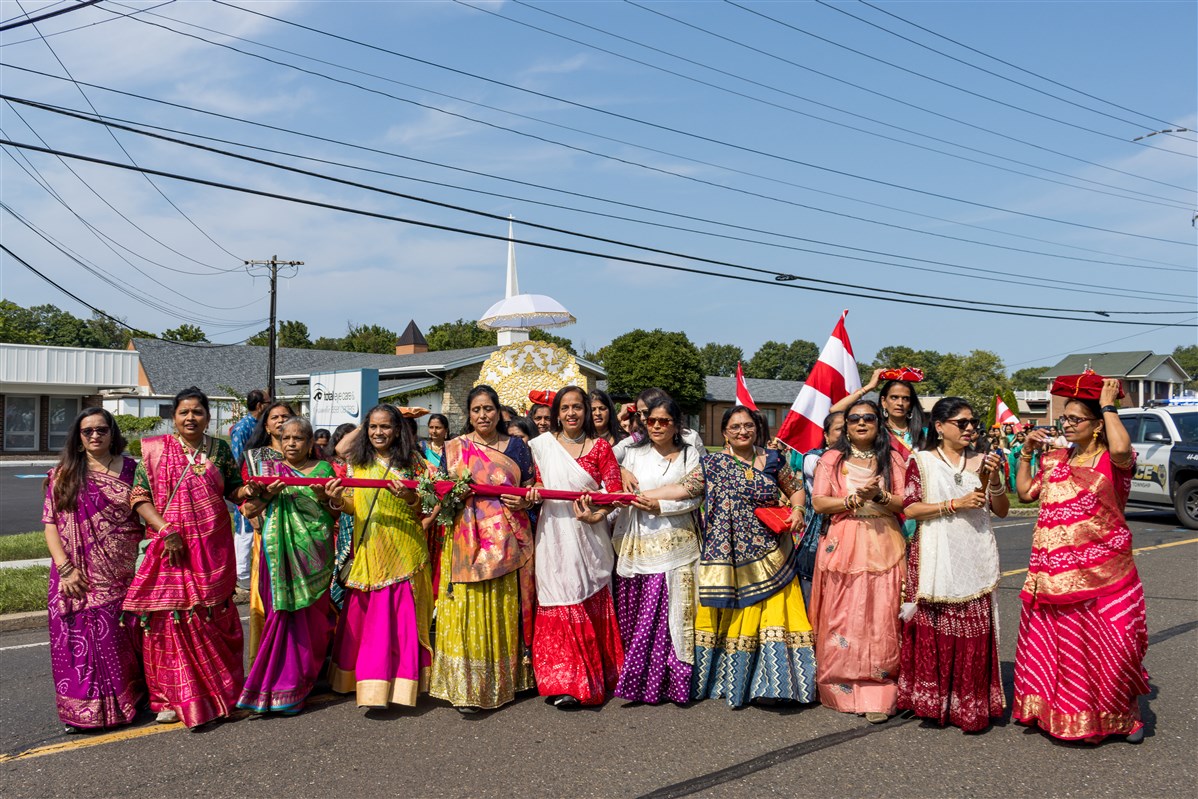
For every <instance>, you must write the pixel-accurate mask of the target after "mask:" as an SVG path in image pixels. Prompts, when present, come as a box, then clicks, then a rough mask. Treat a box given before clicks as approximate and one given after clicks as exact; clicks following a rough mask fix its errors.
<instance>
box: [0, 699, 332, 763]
mask: <svg viewBox="0 0 1198 799" xmlns="http://www.w3.org/2000/svg"><path fill="white" fill-rule="evenodd" d="M340 698H341V697H339V696H338V695H337V694H318V695H316V696H311V697H308V701H307V702H305V703H304V707H305V709H307V708H311V707H317V706H319V705H327V704H328V703H329V702H332V701H334V700H336V699H340ZM250 715H252V714H251V713H250V712H249V711H248V710H235V711H233V712H232V713H230V714H229V715H228V716H227V717H226V718H225V719H224V720H225V721H238V720H240V719H244V718H248V717H249V716H250ZM185 729H187V727H185V726H183V725H182V724H180V723H178V722H176V723H174V724H151V725H149V726H146V727H134V728H133V729H128V730H118V731H117V732H109V733H103V734H99V735H89V736H87V737H86V738H76V739H75V740H71V741H63V742H61V743H56V744H49V745H47V746H39V747H36V748H34V749H27V750H25V751H24V752H19V753H17V754H15V755H6V754H0V764H2V763H15V762H17V761H18V760H32V759H33V758H35V757H45V756H46V755H57V754H61V753H63V752H74V751H76V750H78V749H88V748H90V747H93V746H101V745H102V744H112V743H119V742H121V741H132V740H134V739H136V738H145V737H146V736H148V735H158V734H160V733H164V732H179V731H180V730H185Z"/></svg>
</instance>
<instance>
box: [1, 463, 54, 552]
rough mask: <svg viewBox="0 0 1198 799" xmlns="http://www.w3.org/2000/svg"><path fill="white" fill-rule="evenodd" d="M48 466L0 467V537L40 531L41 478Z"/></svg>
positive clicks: (47, 464) (48, 468) (48, 464)
mask: <svg viewBox="0 0 1198 799" xmlns="http://www.w3.org/2000/svg"><path fill="white" fill-rule="evenodd" d="M50 466H51V464H50V463H46V464H44V465H37V466H2V465H0V535H12V534H13V533H28V532H29V531H30V530H40V529H42V496H43V495H42V478H43V477H45V476H46V472H47V471H49V470H50Z"/></svg>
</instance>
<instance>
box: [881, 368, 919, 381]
mask: <svg viewBox="0 0 1198 799" xmlns="http://www.w3.org/2000/svg"><path fill="white" fill-rule="evenodd" d="M878 377H879V378H881V379H882V380H903V381H906V382H908V383H919V382H920V381H922V380H923V370H922V369H916V368H915V367H914V366H901V367H899V368H898V369H887V370H886V371H884V372H882V374H880V375H878Z"/></svg>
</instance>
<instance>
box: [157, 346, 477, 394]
mask: <svg viewBox="0 0 1198 799" xmlns="http://www.w3.org/2000/svg"><path fill="white" fill-rule="evenodd" d="M133 346H134V347H136V348H137V352H138V354H139V355H140V357H141V365H142V368H143V369H145V372H146V377H147V378H149V381H150V388H151V390H152V391H153V393H155V394H165V395H170V394H175V393H177V392H179V391H182V390H183V389H185V388H188V387H189V386H193V385H194V386H199V387H200V389H202V390H203V391H204V392H205V393H207V394H210V395H212V396H218V397H219V396H228V394H229V392H228V391H227V390H226V389H224V388H222V386H227V387H229V388H232V389H233V390H234V391H236V392H237V393H238V394H240V395H242V396H244V395H245V394H246V393H247V392H249V391H250V390H252V389H255V388H265V383H266V372H267V352H268V348H267V347H257V346H251V345H247V344H234V345H227V346H220V345H212V346H202V345H201V346H195V345H183V344H177V343H175V342H171V341H161V340H158V339H147V338H135V339H133ZM497 349H498V347H494V346H492V347H472V348H470V349H463V350H442V351H440V352H420V353H414V354H412V355H395V354H376V353H367V352H341V351H339V350H309V349H298V348H293V347H280V348H279V349H278V353H277V359H276V362H275V374H276V375H279V376H283V375H297V374H302V375H304V376H305V378H306V377H307V375H309V374H311V373H312V372H332V371H337V370H339V369H380V370H392V369H401V368H403V369H407V368H412V369H414V370H416V371H417V373H418V374H420V373H422V372H423V371H424V370H425V369H428V370H431V371H437V370H438V368H444V367H445V366H447V365H451V364H461V365H465V364H466V363H471V362H476V361H481V360H483V359H485V358H486V357H487V356H488V355H490V354H491V353H492V352H494V351H495V350H497ZM288 390H289V389H288V388H287V386H286V384H284V386H283V387H282V391H281V392H280V393H288Z"/></svg>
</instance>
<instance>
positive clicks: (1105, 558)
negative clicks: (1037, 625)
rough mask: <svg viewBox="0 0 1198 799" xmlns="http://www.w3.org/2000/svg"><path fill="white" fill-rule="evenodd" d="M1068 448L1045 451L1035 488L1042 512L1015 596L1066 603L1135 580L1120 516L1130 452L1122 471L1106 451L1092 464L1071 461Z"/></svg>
mask: <svg viewBox="0 0 1198 799" xmlns="http://www.w3.org/2000/svg"><path fill="white" fill-rule="evenodd" d="M1072 452H1073V450H1072V449H1068V450H1057V451H1055V452H1050V453H1048V454H1047V455H1045V456H1044V460H1043V469H1042V470H1041V472H1040V475H1039V479H1038V481H1037V484H1036V487H1035V493H1036V494H1038V496H1039V497H1040V514H1039V516H1038V517H1037V519H1036V528H1035V529H1034V530H1033V531H1032V553H1031V557H1030V558H1029V560H1028V569H1027V579H1026V580H1024V583H1023V590H1022V591H1021V592H1020V597H1021V598H1022V599H1023V600H1024V601H1025V602H1031V603H1033V604H1040V603H1047V604H1069V603H1073V602H1082V601H1084V600H1087V599H1093V598H1095V597H1100V596H1107V595H1109V594H1113V593H1116V592H1117V591H1121V590H1123V589H1124V588H1127V587H1128V586H1130V585H1132V584H1133V583H1136V582H1139V579H1140V578H1139V574H1138V573H1137V572H1136V563H1135V560H1134V558H1133V556H1132V554H1131V530H1130V529H1128V527H1127V521H1126V519H1124V517H1123V508H1124V506H1125V505H1126V504H1127V495H1128V493H1129V492H1130V491H1131V476H1132V474H1133V472H1134V471H1135V453H1134V452H1133V453H1132V462H1131V464H1130V465H1129V466H1128V467H1127V468H1126V469H1119V468H1116V467H1115V465H1114V464H1112V463H1111V455H1110V453H1109V452H1104V453H1102V455H1101V456H1100V457H1099V459H1098V462H1097V463H1096V464H1094V465H1093V466H1070V465H1069V456H1070V455H1071V454H1072Z"/></svg>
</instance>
